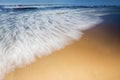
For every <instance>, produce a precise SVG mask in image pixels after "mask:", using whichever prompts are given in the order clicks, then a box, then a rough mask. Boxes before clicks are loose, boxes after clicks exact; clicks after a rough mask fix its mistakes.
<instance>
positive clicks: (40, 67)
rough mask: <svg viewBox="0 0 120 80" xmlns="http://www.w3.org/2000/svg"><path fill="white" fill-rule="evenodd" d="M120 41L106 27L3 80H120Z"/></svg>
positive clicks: (87, 34) (95, 29)
mask: <svg viewBox="0 0 120 80" xmlns="http://www.w3.org/2000/svg"><path fill="white" fill-rule="evenodd" d="M119 41H120V38H119V37H118V36H115V35H111V34H110V32H107V29H105V28H103V27H98V28H93V29H90V30H87V31H85V32H84V35H83V37H82V38H81V39H80V40H79V41H75V42H74V43H73V44H71V45H69V46H67V47H65V48H64V49H62V50H59V51H56V52H54V53H53V54H51V55H49V56H44V57H43V58H41V59H37V60H36V61H35V62H34V63H32V64H30V65H27V66H26V67H24V68H18V69H16V70H15V71H13V72H11V73H9V74H7V75H6V77H5V79H4V80H120V43H119Z"/></svg>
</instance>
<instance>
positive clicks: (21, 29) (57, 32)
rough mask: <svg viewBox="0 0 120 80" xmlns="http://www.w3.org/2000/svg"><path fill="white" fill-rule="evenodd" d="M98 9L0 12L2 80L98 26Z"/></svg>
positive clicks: (0, 75) (0, 77) (99, 20)
mask: <svg viewBox="0 0 120 80" xmlns="http://www.w3.org/2000/svg"><path fill="white" fill-rule="evenodd" d="M96 11H97V10H96V9H83V8H73V9H71V8H61V9H54V10H53V9H49V10H41V9H37V10H33V9H31V10H28V11H27V10H25V11H11V10H10V11H7V12H4V11H1V12H0V80H2V78H3V77H4V74H5V73H7V72H9V71H11V70H14V68H16V67H19V66H23V65H25V64H29V63H31V62H32V61H34V59H35V58H36V57H41V56H43V55H49V54H50V53H52V51H54V50H58V49H61V48H64V47H65V45H68V44H69V43H71V41H73V40H78V39H80V37H81V36H82V34H83V33H82V31H83V30H86V29H89V28H91V27H93V26H94V25H96V24H99V23H100V22H101V21H102V19H101V18H100V16H102V15H104V14H102V13H96Z"/></svg>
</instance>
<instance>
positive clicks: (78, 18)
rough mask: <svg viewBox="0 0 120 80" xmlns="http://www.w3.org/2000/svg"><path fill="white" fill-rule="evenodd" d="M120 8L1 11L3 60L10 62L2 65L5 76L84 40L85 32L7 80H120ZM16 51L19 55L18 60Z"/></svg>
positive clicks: (16, 72)
mask: <svg viewBox="0 0 120 80" xmlns="http://www.w3.org/2000/svg"><path fill="white" fill-rule="evenodd" d="M119 12H120V11H119V9H118V8H80V7H79V8H68V7H67V8H59V9H58V8H57V9H56V8H55V9H53V7H52V8H47V9H46V8H45V9H44V8H42V9H27V10H11V9H10V10H7V11H6V10H3V11H2V12H1V13H0V24H1V25H0V28H1V30H0V33H1V34H0V38H1V43H0V46H1V54H2V55H3V56H2V58H1V60H3V61H5V60H6V62H7V63H6V62H2V63H1V64H3V63H4V64H5V66H4V67H1V70H3V72H2V74H4V73H6V72H5V71H4V70H5V69H8V71H11V70H10V69H13V68H14V67H16V66H21V65H23V64H26V63H30V62H31V61H33V60H34V55H35V56H39V57H41V56H42V55H47V54H46V53H50V52H51V51H53V50H54V49H55V50H56V49H60V48H64V47H65V45H66V44H68V42H69V39H70V40H71V39H72V40H79V38H80V37H81V33H84V34H83V36H82V38H81V39H80V40H79V41H76V42H74V44H71V45H70V46H67V47H65V48H64V49H62V50H60V51H56V52H54V53H53V54H51V55H50V56H47V57H43V58H41V59H37V61H36V62H35V63H33V64H31V65H28V66H27V67H25V68H21V69H17V70H15V71H14V72H11V73H10V74H8V76H7V77H6V79H5V80H13V79H15V80H16V79H17V80H33V79H36V80H39V79H42V80H48V79H49V80H54V79H55V80H56V79H57V80H66V79H69V80H80V79H81V80H88V79H89V80H99V79H100V80H101V79H102V80H110V79H111V80H119V79H120V78H119V75H120V73H119V72H120V69H119V67H120V63H119V62H120V58H119V57H120V55H119V53H120V46H119V41H120V37H119V32H120V28H119V26H120V24H119V20H120V19H119V17H120V15H119ZM31 31H32V33H31ZM8 32H9V34H8ZM16 33H17V34H16ZM33 33H34V34H33ZM52 33H54V35H53V34H52ZM40 34H42V35H40ZM51 35H53V36H52V38H53V39H52V38H51V37H50V36H51ZM8 36H11V37H8ZM35 36H36V37H35ZM38 36H39V37H40V38H39V39H38V38H37V37H38ZM44 36H46V37H44ZM47 36H48V37H47ZM4 37H5V38H4ZM54 37H55V38H54ZM10 38H11V39H10ZM51 42H52V43H51ZM26 43H27V44H26ZM28 43H29V45H28ZM46 43H47V44H46ZM11 44H12V45H11ZM13 44H14V46H13ZM48 44H49V45H48ZM6 46H7V48H6ZM41 46H42V47H41ZM4 47H5V48H4ZM11 47H12V48H11ZM16 47H17V48H16ZM51 47H52V48H51ZM2 48H3V49H4V50H5V52H4V51H3V49H2ZM45 48H46V49H45ZM20 49H21V50H20ZM14 50H15V51H14ZM18 50H19V52H18ZM7 51H8V52H7ZM4 53H5V54H7V56H6V55H4ZM16 53H19V54H18V55H16ZM13 54H14V55H16V56H18V58H19V59H16V58H15V59H14V58H13V56H12V55H13ZM25 54H26V55H25ZM4 56H6V57H8V59H6V58H4ZM9 56H11V57H9ZM19 56H21V57H19ZM28 56H29V57H28ZM11 59H12V60H13V61H10V60H11ZM14 61H16V63H15V66H14V65H13V63H14ZM8 62H10V64H8ZM6 64H7V66H6ZM8 66H9V67H8ZM10 66H12V67H10ZM5 67H6V68H5ZM23 73H24V74H23ZM36 73H37V74H36ZM113 73H114V74H113ZM31 75H32V76H31ZM29 76H31V77H29ZM86 76H87V77H86Z"/></svg>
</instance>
